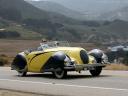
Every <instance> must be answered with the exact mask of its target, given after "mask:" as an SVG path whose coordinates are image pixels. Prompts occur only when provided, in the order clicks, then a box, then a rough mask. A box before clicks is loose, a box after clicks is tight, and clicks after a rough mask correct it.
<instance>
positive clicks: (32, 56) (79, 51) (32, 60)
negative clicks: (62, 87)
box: [11, 42, 106, 78]
mask: <svg viewBox="0 0 128 96" xmlns="http://www.w3.org/2000/svg"><path fill="white" fill-rule="evenodd" d="M54 43H55V42H53V44H54ZM42 45H43V44H42ZM92 53H93V52H92ZM101 59H102V57H101ZM104 66H106V64H105V63H102V61H100V62H98V63H97V61H96V58H95V56H93V55H91V54H88V53H87V51H86V50H85V49H84V48H81V47H67V46H66V47H65V46H57V45H55V44H54V46H52V47H48V48H44V49H42V50H33V51H28V50H27V51H24V52H21V53H19V54H18V55H17V56H16V57H15V59H14V60H13V63H12V65H11V67H12V69H13V70H16V71H18V73H19V74H20V76H24V75H26V72H39V73H43V72H53V74H54V75H55V76H56V77H57V78H63V77H64V75H65V74H66V75H67V71H78V72H80V71H82V70H92V71H94V70H95V68H100V71H101V69H102V67H104ZM60 69H61V72H60ZM57 70H58V71H57ZM62 71H63V72H62ZM98 71H99V70H98ZM57 72H58V73H57ZM61 73H63V74H61ZM99 73H100V72H99ZM58 74H59V75H58ZM93 75H95V74H93ZM96 75H99V74H96Z"/></svg>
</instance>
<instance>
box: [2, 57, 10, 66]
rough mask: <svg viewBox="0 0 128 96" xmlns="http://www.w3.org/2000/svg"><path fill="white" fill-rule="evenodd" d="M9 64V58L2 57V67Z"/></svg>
mask: <svg viewBox="0 0 128 96" xmlns="http://www.w3.org/2000/svg"><path fill="white" fill-rule="evenodd" d="M7 63H8V58H7V57H6V56H5V55H0V66H4V65H5V64H7Z"/></svg>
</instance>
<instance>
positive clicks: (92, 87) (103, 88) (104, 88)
mask: <svg viewBox="0 0 128 96" xmlns="http://www.w3.org/2000/svg"><path fill="white" fill-rule="evenodd" d="M0 81H9V82H20V83H32V84H44V85H55V86H65V87H77V88H89V89H102V90H115V91H128V89H119V88H106V87H95V86H81V85H68V84H56V83H45V82H33V81H21V80H13V79H0Z"/></svg>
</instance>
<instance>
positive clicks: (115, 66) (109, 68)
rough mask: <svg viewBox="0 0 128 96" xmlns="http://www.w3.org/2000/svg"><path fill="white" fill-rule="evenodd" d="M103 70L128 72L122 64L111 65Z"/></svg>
mask: <svg viewBox="0 0 128 96" xmlns="http://www.w3.org/2000/svg"><path fill="white" fill-rule="evenodd" d="M104 69H105V70H125V71H128V66H126V65H124V64H111V65H108V66H107V67H105V68H104Z"/></svg>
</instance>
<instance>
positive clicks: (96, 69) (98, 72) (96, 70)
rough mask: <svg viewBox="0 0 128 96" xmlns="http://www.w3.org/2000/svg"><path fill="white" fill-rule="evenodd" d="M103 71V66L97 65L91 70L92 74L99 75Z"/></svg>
mask: <svg viewBox="0 0 128 96" xmlns="http://www.w3.org/2000/svg"><path fill="white" fill-rule="evenodd" d="M101 71H102V67H95V68H94V70H90V73H91V75H92V76H99V75H100V73H101Z"/></svg>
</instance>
